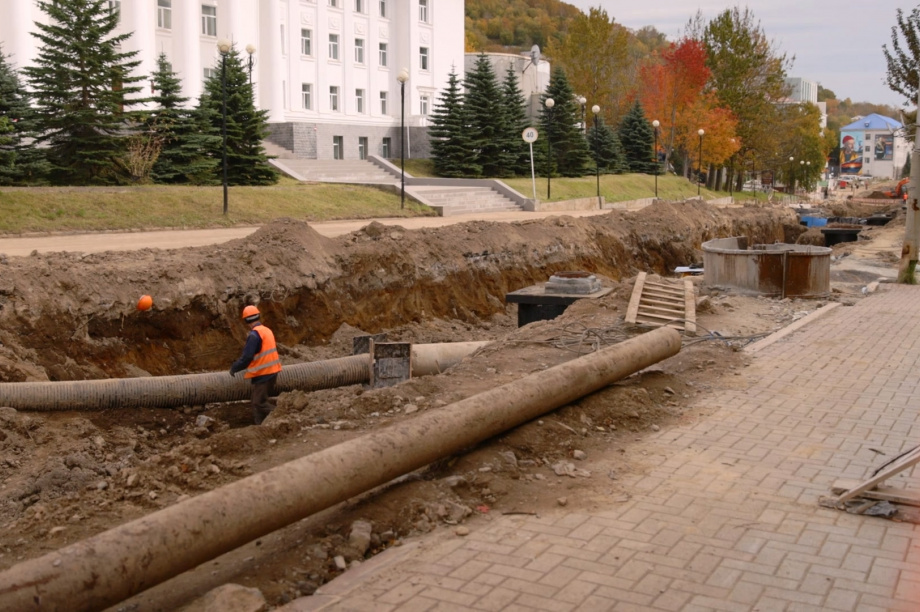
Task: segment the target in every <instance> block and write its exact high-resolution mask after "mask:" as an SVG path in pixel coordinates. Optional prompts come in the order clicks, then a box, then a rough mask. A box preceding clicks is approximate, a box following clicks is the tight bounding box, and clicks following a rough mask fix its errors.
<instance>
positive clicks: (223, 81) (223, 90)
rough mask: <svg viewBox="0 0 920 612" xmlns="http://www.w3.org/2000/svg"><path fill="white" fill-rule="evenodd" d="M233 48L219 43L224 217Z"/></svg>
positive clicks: (226, 43)
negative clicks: (229, 59) (229, 58)
mask: <svg viewBox="0 0 920 612" xmlns="http://www.w3.org/2000/svg"><path fill="white" fill-rule="evenodd" d="M232 46H233V43H231V42H230V41H229V40H226V39H221V40H219V41H217V50H218V51H219V52H220V98H221V100H220V102H221V104H220V116H221V153H222V157H223V185H224V215H225V216H226V215H227V210H228V202H227V54H228V53H230V48H231V47H232Z"/></svg>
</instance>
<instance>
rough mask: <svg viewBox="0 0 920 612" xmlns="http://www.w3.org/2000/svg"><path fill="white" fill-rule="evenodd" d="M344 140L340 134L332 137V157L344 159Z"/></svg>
mask: <svg viewBox="0 0 920 612" xmlns="http://www.w3.org/2000/svg"><path fill="white" fill-rule="evenodd" d="M344 149H345V140H344V138H342V137H341V136H333V137H332V159H345V150H344Z"/></svg>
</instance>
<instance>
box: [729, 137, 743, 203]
mask: <svg viewBox="0 0 920 612" xmlns="http://www.w3.org/2000/svg"><path fill="white" fill-rule="evenodd" d="M731 140H732V148H734V147H735V139H734V138H732V139H731ZM741 175H742V176H743V175H744V161H743V160H742V162H741ZM734 182H735V153H734V152H732V156H731V157H729V158H728V197H730V198H733V197H735V193H734V189H735V186H734V185H732V183H734Z"/></svg>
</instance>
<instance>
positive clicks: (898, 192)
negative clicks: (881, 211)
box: [882, 178, 910, 200]
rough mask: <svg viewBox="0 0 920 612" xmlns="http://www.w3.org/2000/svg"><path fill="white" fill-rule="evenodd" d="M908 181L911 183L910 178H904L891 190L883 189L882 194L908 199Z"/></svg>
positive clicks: (898, 198)
mask: <svg viewBox="0 0 920 612" xmlns="http://www.w3.org/2000/svg"><path fill="white" fill-rule="evenodd" d="M908 183H910V179H909V178H902V179H901V180H900V181H898V184H897V185H896V186H895V188H894V189H892V190H891V191H883V192H882V194H883V195H884V196H885V197H888V198H894V199H897V200H904V199H907V188H908Z"/></svg>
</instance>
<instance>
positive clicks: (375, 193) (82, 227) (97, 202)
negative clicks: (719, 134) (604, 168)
mask: <svg viewBox="0 0 920 612" xmlns="http://www.w3.org/2000/svg"><path fill="white" fill-rule="evenodd" d="M398 161H399V160H397V162H398ZM406 172H407V173H408V174H411V175H412V176H419V177H422V176H431V175H432V164H431V162H430V160H415V159H413V160H406ZM502 180H503V181H504V182H505V183H507V184H508V185H509V186H511V187H512V188H514V189H516V190H517V191H519V192H520V193H522V194H523V195H524V196H526V197H533V184H532V183H531V180H530V178H513V179H502ZM536 188H537V198H539V199H541V200H546V199H547V198H546V178H545V177H543V178H541V177H537V180H536ZM600 192H601V195H602V196H604V197H605V198H606V199H607V201H608V202H621V201H624V200H635V199H639V198H648V197H652V196H653V195H654V194H655V177H653V176H647V175H643V174H624V175H601V177H600ZM696 192H697V188H696V186H695V185H693V184H692V183H691V182H689V181H687V180H686V179H683V178H680V177H676V176H659V177H658V195H659V197H661V198H664V199H670V200H679V199H684V198H688V197H692V196H695V195H696ZM596 193H597V186H596V182H595V177H594V176H585V177H581V178H553V179H552V182H551V195H552V198H550V201H559V200H569V199H574V198H586V197H593V196H594V195H596ZM701 193H702V195H703V197H705V198H714V197H723V196H726V195H728V193H726V192H710V191H708V190H707V189H702V190H701ZM746 196H748V197H750V194H746ZM432 214H434V213H433V211H432V210H431V209H429V208H428V207H426V206H422V205H419V204H417V203H415V202H413V201H412V200H408V199H407V200H406V205H405V208H403V209H401V208H400V198H399V191H398V190H393V189H392V188H390V189H378V188H375V187H368V186H361V185H342V184H335V183H309V184H301V183H298V182H297V181H294V180H293V179H290V178H283V179H281V181H280V182H279V183H278V184H277V185H273V186H270V187H230V188H229V193H228V214H227V215H226V216H225V215H224V214H223V189H222V187H220V186H215V187H186V186H168V185H156V186H139V187H10V188H4V189H2V190H0V234H21V233H30V232H91V231H102V230H150V229H159V228H207V227H229V226H233V225H259V224H262V223H265V222H266V221H269V220H271V219H274V218H277V217H291V218H294V219H302V220H305V221H329V220H334V219H368V218H372V217H410V216H425V215H432Z"/></svg>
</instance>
